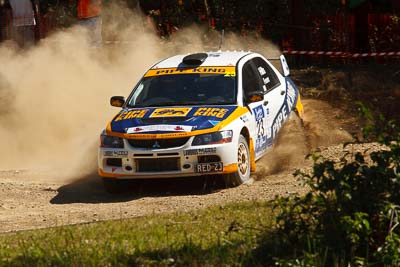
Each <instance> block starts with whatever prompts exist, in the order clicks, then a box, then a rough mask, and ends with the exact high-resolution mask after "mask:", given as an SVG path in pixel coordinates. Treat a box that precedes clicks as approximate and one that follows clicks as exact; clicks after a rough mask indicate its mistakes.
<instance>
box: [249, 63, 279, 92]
mask: <svg viewBox="0 0 400 267" xmlns="http://www.w3.org/2000/svg"><path fill="white" fill-rule="evenodd" d="M253 63H254V65H255V67H256V68H257V73H258V76H260V79H261V81H262V84H263V85H262V86H263V88H264V91H265V92H269V91H271V90H272V89H274V88H275V87H277V86H278V85H280V82H279V78H278V76H277V75H276V73H275V72H274V71H273V70H272V68H271V67H270V66H269V65H268V63H267V62H265V61H264V59H262V58H260V57H257V58H254V59H253Z"/></svg>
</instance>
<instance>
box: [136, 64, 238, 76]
mask: <svg viewBox="0 0 400 267" xmlns="http://www.w3.org/2000/svg"><path fill="white" fill-rule="evenodd" d="M198 73H201V74H225V75H227V74H229V76H236V70H235V67H231V66H220V67H197V68H163V69H151V70H149V71H148V72H147V73H146V74H145V75H144V77H152V76H161V75H172V74H198Z"/></svg>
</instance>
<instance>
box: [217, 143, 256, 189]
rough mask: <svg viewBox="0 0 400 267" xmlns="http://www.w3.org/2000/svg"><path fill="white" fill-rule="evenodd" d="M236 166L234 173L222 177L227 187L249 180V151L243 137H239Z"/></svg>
mask: <svg viewBox="0 0 400 267" xmlns="http://www.w3.org/2000/svg"><path fill="white" fill-rule="evenodd" d="M237 165H238V170H237V171H236V172H234V173H230V174H224V175H223V178H224V181H225V184H226V185H227V186H229V187H234V186H238V185H241V184H243V183H245V182H247V181H248V180H249V179H250V150H249V145H248V144H247V141H246V138H244V136H243V135H240V137H239V143H238V150H237Z"/></svg>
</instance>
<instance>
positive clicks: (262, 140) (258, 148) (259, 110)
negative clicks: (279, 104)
mask: <svg viewBox="0 0 400 267" xmlns="http://www.w3.org/2000/svg"><path fill="white" fill-rule="evenodd" d="M253 112H254V118H255V120H256V127H257V138H256V145H255V148H254V150H255V152H256V156H258V154H260V153H262V152H263V151H264V150H265V149H266V148H267V136H266V131H265V127H264V126H265V125H264V124H265V119H264V118H265V112H264V108H263V106H262V105H260V106H257V107H255V108H254V109H253Z"/></svg>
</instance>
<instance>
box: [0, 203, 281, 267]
mask: <svg viewBox="0 0 400 267" xmlns="http://www.w3.org/2000/svg"><path fill="white" fill-rule="evenodd" d="M272 218H273V216H272V211H271V208H270V206H269V205H268V204H267V203H262V202H250V203H242V204H231V205H227V206H223V207H214V208H209V209H206V210H200V211H192V212H186V213H174V214H168V215H153V216H146V217H141V218H135V219H125V220H118V221H107V222H100V223H95V224H85V225H75V226H64V227H58V228H51V229H43V230H36V231H24V232H19V233H15V234H3V235H0V266H255V265H259V264H260V263H259V262H258V261H257V255H256V252H255V251H256V247H257V243H258V241H259V237H260V235H261V234H262V233H263V231H264V230H265V229H266V228H268V226H269V225H271V219H272Z"/></svg>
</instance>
